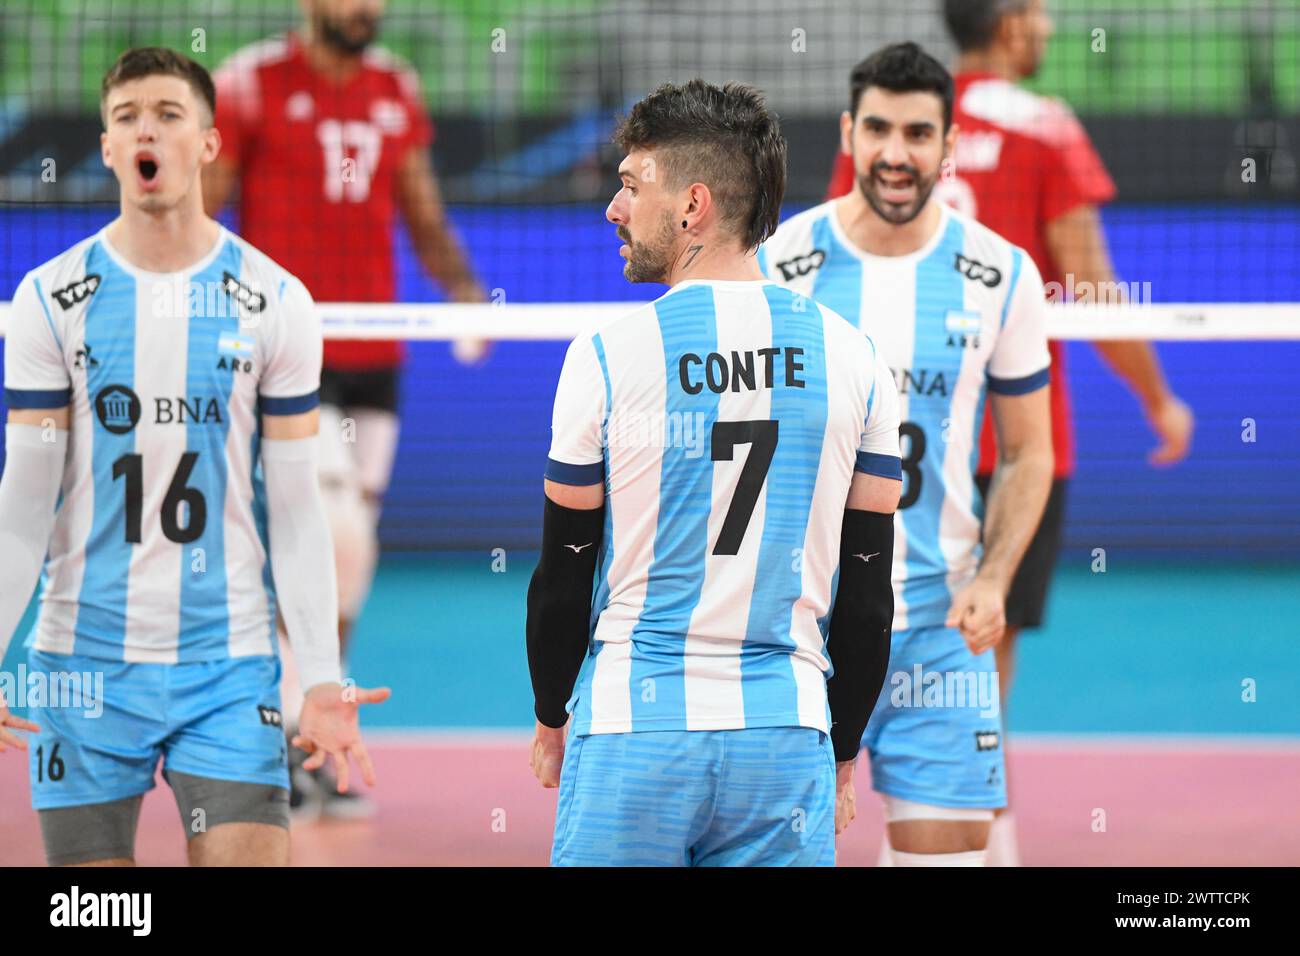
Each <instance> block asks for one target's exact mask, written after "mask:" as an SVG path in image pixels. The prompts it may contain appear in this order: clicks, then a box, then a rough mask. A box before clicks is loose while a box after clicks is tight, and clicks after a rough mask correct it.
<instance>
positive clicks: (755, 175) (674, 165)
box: [614, 79, 786, 249]
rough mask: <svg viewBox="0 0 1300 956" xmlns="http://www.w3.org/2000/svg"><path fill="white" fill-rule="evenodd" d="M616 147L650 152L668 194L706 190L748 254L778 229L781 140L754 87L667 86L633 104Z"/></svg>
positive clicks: (618, 133) (621, 125)
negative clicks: (656, 156)
mask: <svg viewBox="0 0 1300 956" xmlns="http://www.w3.org/2000/svg"><path fill="white" fill-rule="evenodd" d="M614 144H615V145H616V146H618V147H619V148H620V149H622V150H623V151H624V152H632V151H633V150H637V149H653V150H655V151H656V153H657V154H659V156H660V161H659V163H658V166H659V168H661V169H662V170H663V175H664V185H665V186H667V187H668V188H670V189H681V188H683V187H685V186H688V185H690V184H691V183H703V184H704V185H706V186H708V187H709V192H710V193H711V194H712V195H713V201H714V202H716V203H717V204H718V210H719V216H720V219H721V221H722V222H723V223H725V224H726V225H727V226H729V227H730V228H731V229H732V230H733V231H734V232H735V233H736V234H737V236H738V237H739V238H740V240H741V242H742V243H743V244H744V247H745V248H746V249H753V248H756V247H757V246H758V245H760V244H761V243H762V242H763V240H765V239H766V238H767V237H768V236H770V235H772V233H773V232H775V231H776V225H777V222H778V220H779V219H780V213H781V200H782V199H783V198H784V197H785V156H786V146H785V137H783V136H782V135H781V126H780V123H779V122H778V121H777V117H776V114H775V113H773V112H772V111H771V110H769V109H768V108H767V105H766V104H765V103H764V102H763V95H762V94H761V93H759V92H758V90H756V89H754V88H753V87H751V86H745V85H743V84H741V83H728V84H727V85H726V86H722V87H718V86H714V85H713V84H711V83H706V82H704V80H698V79H697V80H691V81H690V82H688V83H684V84H682V85H680V86H677V85H674V84H671V83H665V84H664V85H663V86H661V87H659V88H658V89H657V90H655V91H654V92H653V93H651V94H650V95H649V96H647V97H646V98H645V99H643V100H641V102H639V103H637V104H636V105H635V106H634V107H632V110H631V112H630V113H629V114H628V115H627V117H625V118H624V119H623V120H622V122H620V123H619V125H618V129H617V130H615V131H614Z"/></svg>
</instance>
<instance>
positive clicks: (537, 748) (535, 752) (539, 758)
mask: <svg viewBox="0 0 1300 956" xmlns="http://www.w3.org/2000/svg"><path fill="white" fill-rule="evenodd" d="M528 765H529V766H530V767H532V768H533V776H534V777H536V778H537V779H538V780H539V781H541V784H542V786H543V787H545V788H546V789H548V790H550V789H551V788H553V787H558V786H559V785H560V768H561V767H562V766H563V765H564V728H563V727H547V726H546V725H545V724H544V723H542V722H541V721H540V720H539V721H538V722H537V730H536V731H535V732H534V733H533V749H532V753H531V754H530V755H529V757H528Z"/></svg>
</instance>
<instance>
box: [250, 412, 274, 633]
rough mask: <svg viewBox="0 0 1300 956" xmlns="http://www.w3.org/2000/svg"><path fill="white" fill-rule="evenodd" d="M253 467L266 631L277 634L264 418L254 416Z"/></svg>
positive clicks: (253, 503)
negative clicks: (263, 443) (264, 447)
mask: <svg viewBox="0 0 1300 956" xmlns="http://www.w3.org/2000/svg"><path fill="white" fill-rule="evenodd" d="M248 460H249V461H250V462H251V463H252V468H253V502H252V509H253V524H254V526H255V527H256V528H257V539H258V540H259V541H261V542H262V553H263V554H264V555H265V556H266V557H265V558H264V559H263V561H262V588H263V590H265V591H266V632H267V633H268V634H275V580H274V579H273V578H272V577H271V536H270V535H269V534H268V533H267V530H266V529H267V527H268V525H267V519H266V475H265V474H264V473H263V471H262V419H261V418H259V417H257V416H254V419H253V436H252V438H250V439H249V459H248ZM271 648H272V653H273V654H276V655H277V656H278V655H279V653H280V644H279V642H278V641H274V640H273V641H271Z"/></svg>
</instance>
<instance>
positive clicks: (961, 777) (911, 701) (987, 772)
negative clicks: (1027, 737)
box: [862, 627, 1007, 809]
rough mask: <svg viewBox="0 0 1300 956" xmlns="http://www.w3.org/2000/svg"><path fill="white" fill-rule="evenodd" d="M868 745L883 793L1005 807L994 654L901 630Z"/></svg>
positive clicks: (932, 632) (925, 631)
mask: <svg viewBox="0 0 1300 956" xmlns="http://www.w3.org/2000/svg"><path fill="white" fill-rule="evenodd" d="M862 746H863V747H865V748H866V749H867V751H868V753H869V754H870V757H871V786H872V789H874V790H876V791H877V792H879V793H886V794H889V795H890V796H893V797H900V798H902V799H904V800H913V801H915V802H917V803H927V804H930V805H931V806H937V807H958V808H972V809H996V808H998V807H1004V806H1006V804H1007V781H1006V769H1005V766H1004V764H1003V748H1002V711H1001V707H1000V705H999V702H998V684H997V667H996V665H995V663H994V658H993V652H992V651H991V650H989V651H985V652H984V653H983V654H979V655H976V654H972V653H971V652H970V649H969V648H968V647H967V646H966V642H965V641H963V640H962V637H961V634H960V633H959V632H958V631H956V630H954V629H953V628H948V627H918V628H911V629H909V630H905V631H895V632H894V635H893V641H892V644H891V649H890V655H889V671H888V673H887V674H886V676H885V686H884V687H883V688H882V689H881V691H880V698H879V699H878V700H877V701H876V709H875V710H874V711H873V712H872V714H871V720H870V721H869V722H868V723H867V729H866V732H865V733H864V734H863V735H862Z"/></svg>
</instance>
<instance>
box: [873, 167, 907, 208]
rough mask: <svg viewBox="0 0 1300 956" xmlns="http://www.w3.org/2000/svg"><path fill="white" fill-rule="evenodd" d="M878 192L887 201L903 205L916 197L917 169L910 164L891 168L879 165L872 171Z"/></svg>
mask: <svg viewBox="0 0 1300 956" xmlns="http://www.w3.org/2000/svg"><path fill="white" fill-rule="evenodd" d="M872 178H873V179H874V180H875V184H876V192H877V194H878V195H879V196H880V198H881V200H882V201H884V202H887V203H893V204H896V205H902V204H903V203H909V202H911V201H912V200H914V199H916V170H914V169H912V167H910V166H900V167H898V168H896V169H891V168H890V167H888V166H877V167H876V168H875V169H874V170H873V171H872Z"/></svg>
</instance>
